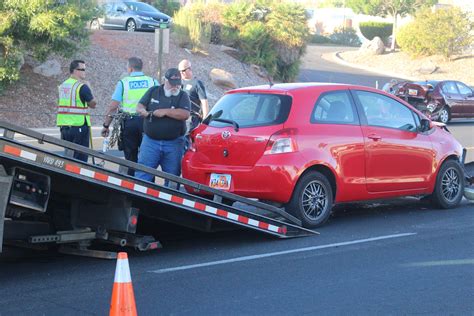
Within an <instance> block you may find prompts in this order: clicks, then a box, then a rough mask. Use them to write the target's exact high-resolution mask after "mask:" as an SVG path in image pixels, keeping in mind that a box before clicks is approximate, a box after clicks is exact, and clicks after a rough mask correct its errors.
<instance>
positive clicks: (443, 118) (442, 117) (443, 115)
mask: <svg viewBox="0 0 474 316" xmlns="http://www.w3.org/2000/svg"><path fill="white" fill-rule="evenodd" d="M439 121H440V122H441V123H445V124H446V123H448V121H449V112H448V110H446V109H445V108H444V109H442V110H441V111H440V112H439Z"/></svg>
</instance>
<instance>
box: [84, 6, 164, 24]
mask: <svg viewBox="0 0 474 316" xmlns="http://www.w3.org/2000/svg"><path fill="white" fill-rule="evenodd" d="M102 11H103V12H104V15H103V16H102V17H97V18H94V19H93V20H92V21H91V22H90V28H91V29H100V28H107V29H123V30H127V31H129V32H134V31H136V30H154V29H156V28H159V27H160V24H161V25H166V26H169V25H170V24H171V21H172V19H171V18H170V17H169V16H168V15H166V14H164V13H162V12H160V11H159V10H157V9H155V8H154V7H152V6H151V5H149V4H146V3H143V2H139V1H123V2H109V3H106V4H104V5H103V7H102Z"/></svg>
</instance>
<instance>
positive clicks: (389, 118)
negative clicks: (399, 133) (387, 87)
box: [354, 91, 417, 132]
mask: <svg viewBox="0 0 474 316" xmlns="http://www.w3.org/2000/svg"><path fill="white" fill-rule="evenodd" d="M354 92H355V95H356V97H357V99H358V100H359V103H360V105H361V107H362V109H363V111H364V115H365V117H366V119H367V124H368V125H370V126H380V127H387V128H395V129H401V130H406V131H412V132H415V131H416V130H417V124H416V122H415V118H414V116H413V112H412V110H411V109H410V108H408V107H407V106H405V105H404V104H402V103H400V102H398V101H395V100H394V99H392V98H389V97H387V96H385V95H381V94H378V93H373V92H368V91H354Z"/></svg>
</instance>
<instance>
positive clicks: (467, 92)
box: [456, 82, 472, 96]
mask: <svg viewBox="0 0 474 316" xmlns="http://www.w3.org/2000/svg"><path fill="white" fill-rule="evenodd" d="M456 85H457V86H458V89H459V93H460V94H462V95H463V96H468V95H471V94H472V90H471V88H469V87H468V86H466V85H465V84H464V83H461V82H456Z"/></svg>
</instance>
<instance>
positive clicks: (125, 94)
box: [101, 57, 158, 176]
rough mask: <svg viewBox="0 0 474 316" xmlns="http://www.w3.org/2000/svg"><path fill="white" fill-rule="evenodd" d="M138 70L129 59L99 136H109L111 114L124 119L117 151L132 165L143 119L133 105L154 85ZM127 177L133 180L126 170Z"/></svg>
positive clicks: (138, 62)
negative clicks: (124, 74) (123, 116)
mask: <svg viewBox="0 0 474 316" xmlns="http://www.w3.org/2000/svg"><path fill="white" fill-rule="evenodd" d="M142 68H143V62H142V60H141V59H140V58H138V57H131V58H129V59H128V63H127V72H128V75H127V76H126V77H124V78H123V79H121V80H120V81H119V82H118V83H117V85H116V86H115V91H114V94H113V95H112V102H111V103H110V105H109V108H108V109H107V112H106V116H105V119H104V124H103V128H102V133H101V134H102V136H103V137H107V136H109V126H110V123H111V122H112V116H111V115H112V114H114V113H116V112H117V111H119V112H123V113H125V115H126V116H125V119H124V120H123V122H122V125H121V128H122V135H121V139H120V141H121V146H120V148H119V149H120V150H123V153H124V156H125V159H127V160H129V161H133V162H137V159H138V149H139V147H140V143H141V142H142V135H143V119H142V118H141V117H140V116H139V115H138V114H137V104H138V101H140V99H141V98H142V96H143V95H144V94H145V92H146V91H147V90H148V89H149V88H151V87H153V86H157V85H158V81H156V80H155V79H153V78H152V77H149V76H145V74H144V73H143V72H142ZM128 174H129V175H131V176H133V175H134V170H131V169H129V171H128Z"/></svg>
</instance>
